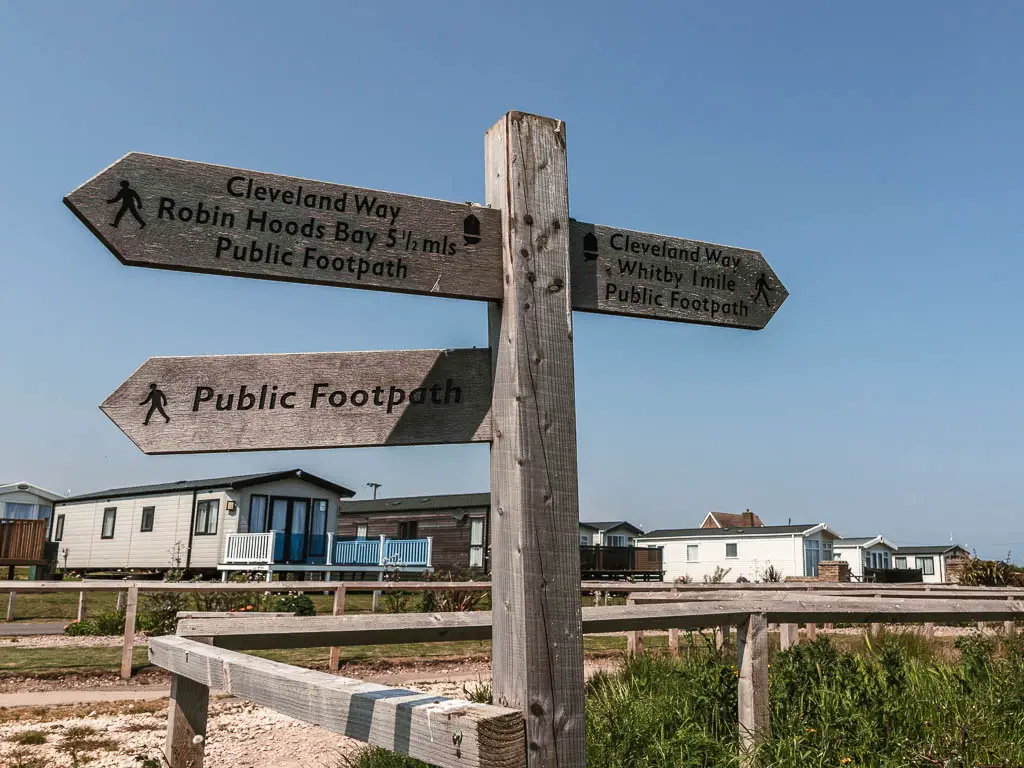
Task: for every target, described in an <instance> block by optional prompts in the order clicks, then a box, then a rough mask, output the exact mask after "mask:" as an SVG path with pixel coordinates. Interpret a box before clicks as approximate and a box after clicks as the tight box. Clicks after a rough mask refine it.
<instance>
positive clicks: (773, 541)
mask: <svg viewBox="0 0 1024 768" xmlns="http://www.w3.org/2000/svg"><path fill="white" fill-rule="evenodd" d="M839 538H840V537H839V534H838V533H836V532H835V531H833V530H832V529H831V528H829V527H828V525H826V524H825V523H807V524H804V525H763V526H754V527H738V528H680V529H670V530H658V531H651V532H650V533H648V534H646V535H644V536H641V537H640V538H638V539H637V541H636V543H637V546H644V545H657V546H661V547H663V551H664V560H663V563H664V565H663V568H664V571H665V581H675V580H676V579H678V578H684V577H685V578H689V579H690V580H692V581H694V582H700V581H703V580H704V579H705V578H711V577H712V576H713V575H714V573H715V571H716V569H718V568H722V569H723V570H728V574H727V575H726V576H725V579H724V580H725V581H727V582H734V581H737V580H739V579H740V578H744V579H746V580H747V581H751V582H757V581H762V580H763V579H764V572H765V569H767V568H768V566H774V567H775V569H777V570H778V571H780V572H781V573H782V577H783V578H785V577H787V576H817V575H818V563H819V562H821V561H822V560H831V559H832V558H833V549H832V547H833V545H834V543H835V541H836V540H837V539H839Z"/></svg>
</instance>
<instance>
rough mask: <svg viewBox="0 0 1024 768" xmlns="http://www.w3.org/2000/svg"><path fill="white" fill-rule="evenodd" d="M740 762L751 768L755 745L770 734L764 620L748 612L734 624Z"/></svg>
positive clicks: (765, 625)
mask: <svg viewBox="0 0 1024 768" xmlns="http://www.w3.org/2000/svg"><path fill="white" fill-rule="evenodd" d="M736 655H737V666H738V667H739V730H740V752H741V753H742V755H743V758H742V763H741V764H742V765H743V766H745V768H752V766H754V765H755V759H756V758H755V754H756V750H757V747H758V745H759V744H760V743H761V742H762V741H763V740H764V739H766V738H768V736H770V735H771V723H770V721H769V713H768V620H767V618H766V617H765V615H764V614H763V613H752V614H750V615H749V616H748V617H747V618H746V620H745V621H743V623H741V624H740V625H739V626H738V627H737V628H736Z"/></svg>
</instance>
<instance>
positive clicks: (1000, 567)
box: [960, 557, 1024, 587]
mask: <svg viewBox="0 0 1024 768" xmlns="http://www.w3.org/2000/svg"><path fill="white" fill-rule="evenodd" d="M960 583H961V584H963V585H965V586H969V587H1024V569H1022V568H1020V567H1018V566H1016V565H1012V564H1011V563H1009V562H1007V561H1004V560H981V559H979V558H977V557H970V558H968V559H967V561H966V562H965V563H964V566H963V570H962V571H961V572H960Z"/></svg>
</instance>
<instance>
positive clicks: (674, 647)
mask: <svg viewBox="0 0 1024 768" xmlns="http://www.w3.org/2000/svg"><path fill="white" fill-rule="evenodd" d="M668 652H669V655H670V656H678V655H679V629H678V628H677V627H672V629H670V630H669V631H668Z"/></svg>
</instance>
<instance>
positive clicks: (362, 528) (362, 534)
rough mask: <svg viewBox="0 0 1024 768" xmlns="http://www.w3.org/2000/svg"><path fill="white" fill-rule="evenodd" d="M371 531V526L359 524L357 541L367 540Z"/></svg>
mask: <svg viewBox="0 0 1024 768" xmlns="http://www.w3.org/2000/svg"><path fill="white" fill-rule="evenodd" d="M369 530H370V526H369V525H367V524H366V523H359V525H357V526H356V538H357V539H365V538H366V534H367V532H368V531H369Z"/></svg>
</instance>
